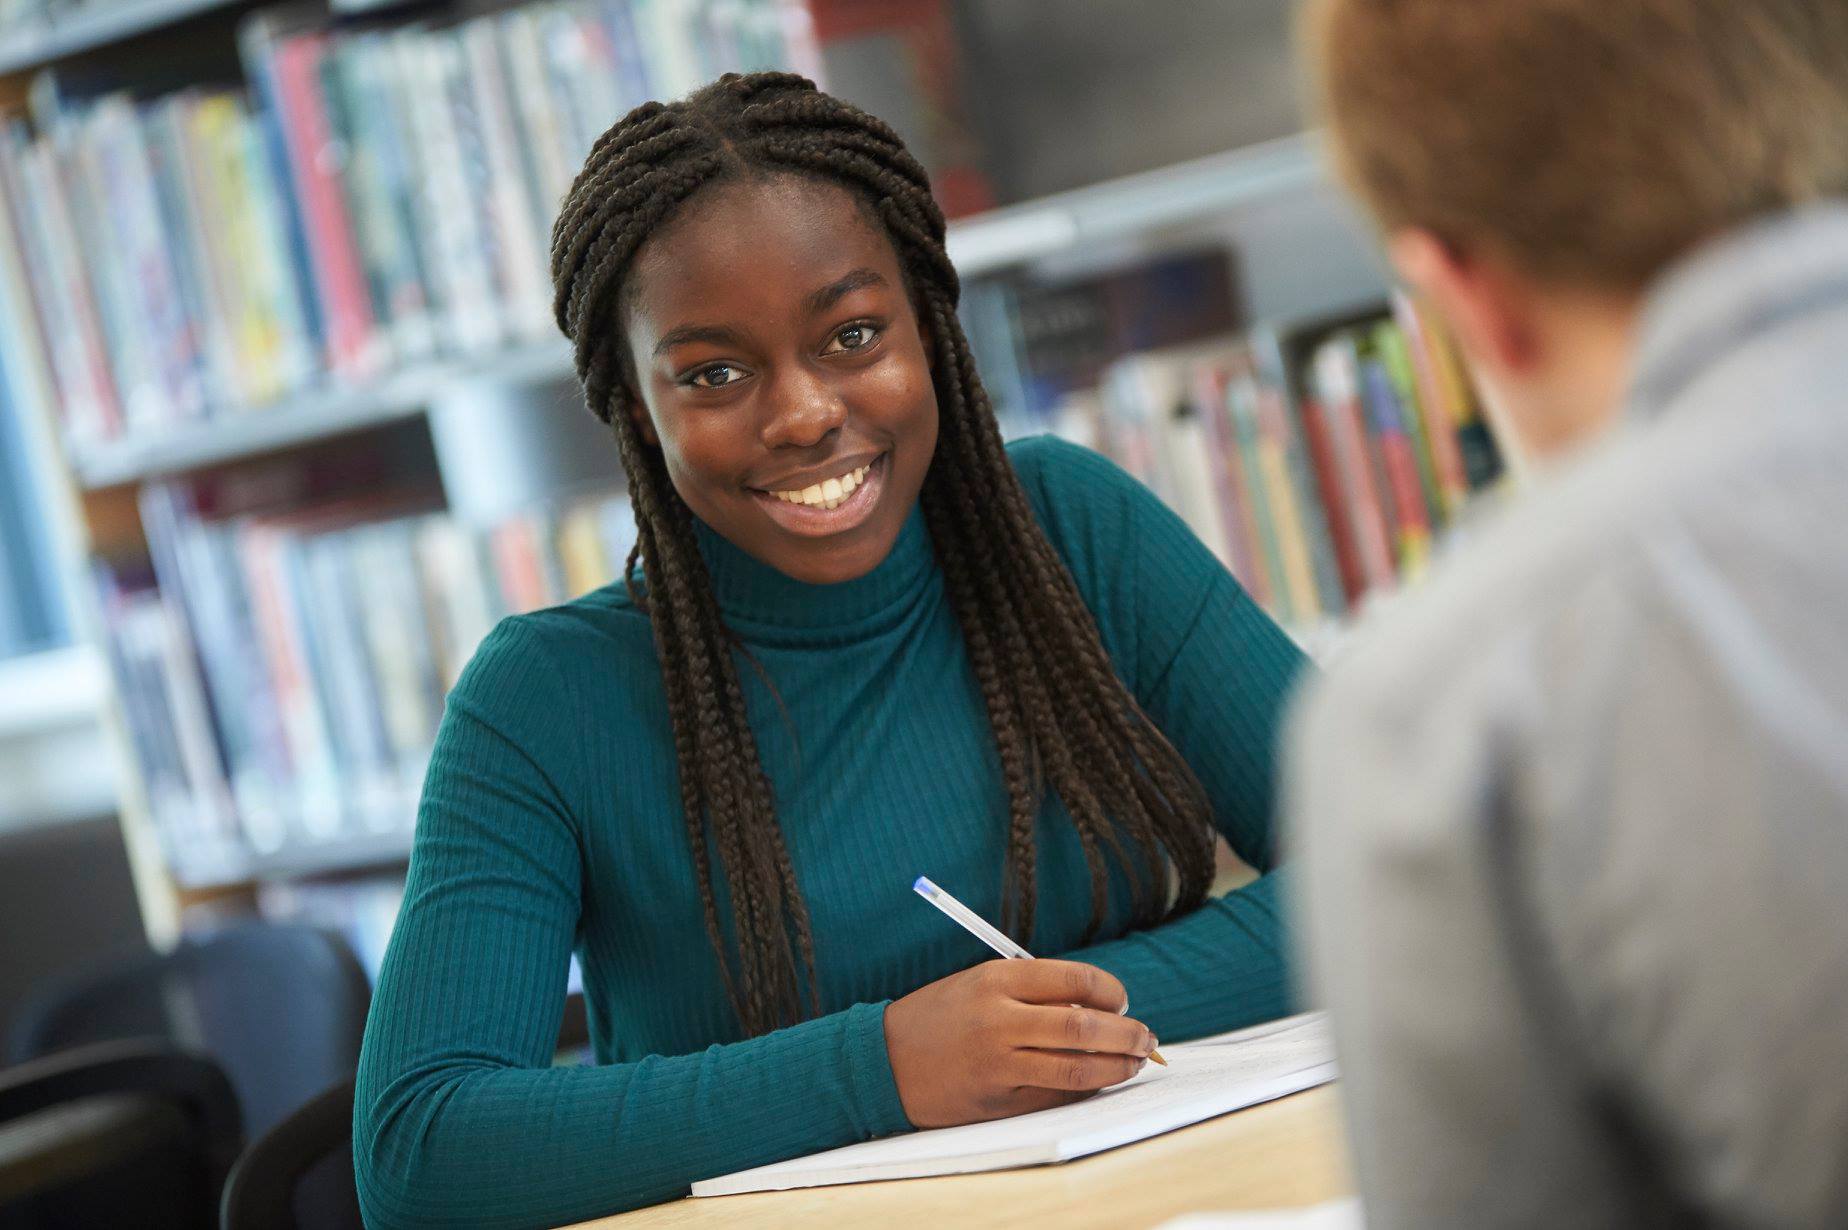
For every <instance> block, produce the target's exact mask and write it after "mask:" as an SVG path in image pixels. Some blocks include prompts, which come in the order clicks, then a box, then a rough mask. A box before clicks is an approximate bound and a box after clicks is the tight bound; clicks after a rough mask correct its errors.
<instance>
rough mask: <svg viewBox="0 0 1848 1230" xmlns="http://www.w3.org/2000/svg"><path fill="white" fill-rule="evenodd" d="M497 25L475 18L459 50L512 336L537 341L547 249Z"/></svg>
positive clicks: (545, 308)
mask: <svg viewBox="0 0 1848 1230" xmlns="http://www.w3.org/2000/svg"><path fill="white" fill-rule="evenodd" d="M497 30H498V25H497V23H495V22H494V21H492V20H491V19H477V20H475V21H471V22H469V23H467V24H466V25H464V26H463V27H462V29H461V51H462V55H463V57H464V64H465V66H466V74H465V81H464V84H465V87H466V88H467V89H468V90H469V92H470V94H469V96H470V98H471V99H472V102H473V110H474V114H475V117H476V121H477V127H478V129H479V131H480V137H481V158H482V162H483V166H484V170H485V174H486V178H487V190H488V194H487V197H486V198H485V199H486V201H487V204H488V207H489V215H490V225H491V226H492V227H493V228H494V231H495V234H496V236H497V238H496V243H495V247H496V250H497V251H498V252H499V254H500V258H501V259H500V269H499V272H500V278H499V281H500V285H501V287H502V290H503V293H504V295H505V297H506V303H507V308H506V310H507V315H508V318H509V323H510V325H511V326H512V328H513V330H514V331H515V332H516V333H519V334H522V335H525V336H529V337H538V336H544V335H545V334H547V333H549V332H551V330H552V329H554V328H555V327H556V326H555V325H554V323H553V321H552V294H551V287H550V284H549V279H548V278H547V276H546V252H547V245H546V243H545V241H544V240H543V239H541V237H540V232H539V222H538V220H537V218H536V217H535V216H534V215H535V207H534V204H533V198H532V195H531V187H530V185H529V184H528V182H527V176H526V168H525V165H524V163H523V161H522V158H521V155H520V146H521V143H522V142H521V138H520V134H519V131H518V129H517V127H516V126H515V121H514V116H513V106H512V103H511V101H510V99H509V95H508V87H507V81H506V77H505V74H504V73H503V72H502V69H501V53H500V43H499V39H498V37H497Z"/></svg>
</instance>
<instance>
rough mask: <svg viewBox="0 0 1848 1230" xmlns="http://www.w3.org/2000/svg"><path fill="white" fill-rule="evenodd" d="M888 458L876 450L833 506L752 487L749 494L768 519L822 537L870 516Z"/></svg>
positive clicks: (808, 535) (882, 484) (793, 530)
mask: <svg viewBox="0 0 1848 1230" xmlns="http://www.w3.org/2000/svg"><path fill="white" fill-rule="evenodd" d="M890 458H891V454H890V453H881V454H879V456H878V457H877V458H875V459H874V461H873V463H872V465H870V466H869V467H867V471H866V477H865V478H864V479H862V480H861V482H860V485H859V486H857V487H855V488H854V489H853V492H852V494H850V495H848V496H847V497H846V498H845V499H843V500H841V501H840V502H839V503H838V504H836V505H835V506H834V507H833V508H827V507H824V506H822V505H820V504H805V503H792V502H790V501H788V500H780V499H778V498H777V497H776V496H774V495H771V494H770V493H769V492H767V491H756V490H753V491H752V492H751V495H752V496H753V497H754V498H755V499H756V500H757V503H758V505H759V506H760V507H762V508H763V510H764V512H765V513H766V514H768V515H769V517H770V519H771V520H773V521H775V522H776V523H777V524H778V525H780V526H782V527H783V528H784V529H786V530H788V531H789V532H790V533H792V534H800V535H802V536H803V537H804V538H825V537H827V536H829V535H831V534H841V533H845V532H846V531H848V530H851V529H853V528H854V527H855V526H857V525H859V524H860V523H861V522H863V521H865V520H866V519H867V518H868V517H870V516H872V514H873V509H874V508H875V507H877V506H878V504H879V497H880V496H881V495H883V494H884V493H885V480H886V470H887V469H888V465H887V463H888V461H889V459H890Z"/></svg>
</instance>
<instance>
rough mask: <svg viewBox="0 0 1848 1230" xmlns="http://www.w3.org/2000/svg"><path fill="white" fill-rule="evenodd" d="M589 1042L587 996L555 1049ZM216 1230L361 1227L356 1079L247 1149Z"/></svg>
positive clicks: (573, 1006) (569, 1009)
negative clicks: (355, 1129)
mask: <svg viewBox="0 0 1848 1230" xmlns="http://www.w3.org/2000/svg"><path fill="white" fill-rule="evenodd" d="M589 1040H590V1034H589V1030H588V1028H587V1026H586V1024H585V1009H584V995H583V993H582V992H577V991H574V992H572V993H571V994H570V995H568V996H566V997H565V1007H564V1012H563V1013H562V1014H561V1019H560V1021H559V1026H558V1042H557V1044H556V1051H557V1053H558V1054H560V1055H566V1054H570V1053H574V1052H577V1051H579V1050H581V1049H583V1047H585V1046H586V1045H587V1044H588V1043H589ZM220 1226H221V1230H361V1222H360V1220H359V1194H358V1191H357V1189H356V1187H355V1185H354V1180H353V1080H352V1078H351V1077H349V1078H347V1079H346V1080H343V1081H341V1082H339V1083H338V1084H336V1085H334V1086H333V1087H332V1088H330V1089H328V1090H327V1091H326V1092H324V1093H322V1094H321V1095H320V1096H319V1097H316V1098H314V1099H312V1100H311V1101H309V1102H308V1104H307V1105H305V1106H303V1107H302V1108H301V1109H300V1110H298V1111H296V1112H295V1114H293V1115H291V1116H290V1117H289V1118H288V1119H286V1120H285V1121H283V1122H282V1123H279V1124H277V1125H276V1126H275V1127H274V1128H272V1129H270V1131H269V1132H268V1133H267V1134H265V1135H264V1136H263V1138H262V1139H260V1140H258V1141H257V1142H256V1143H255V1144H253V1145H251V1146H250V1148H249V1149H247V1150H245V1152H244V1156H243V1157H241V1158H239V1159H238V1161H237V1165H236V1166H235V1167H234V1168H233V1169H232V1171H231V1177H230V1179H228V1180H227V1181H226V1183H225V1197H224V1204H223V1206H222V1210H221V1216H220Z"/></svg>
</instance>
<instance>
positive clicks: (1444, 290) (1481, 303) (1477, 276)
mask: <svg viewBox="0 0 1848 1230" xmlns="http://www.w3.org/2000/svg"><path fill="white" fill-rule="evenodd" d="M1386 252H1387V255H1388V257H1389V258H1390V259H1391V260H1392V264H1393V268H1395V269H1396V270H1398V273H1399V276H1400V277H1401V278H1403V279H1404V280H1405V282H1406V284H1407V285H1408V286H1410V287H1411V288H1412V289H1413V290H1415V291H1417V292H1418V293H1419V294H1420V295H1422V296H1423V297H1424V298H1425V299H1426V300H1427V301H1428V302H1429V303H1430V304H1431V306H1432V307H1434V308H1436V309H1437V311H1438V313H1439V314H1440V315H1442V316H1443V318H1444V319H1445V320H1446V321H1447V322H1449V324H1450V328H1451V331H1452V332H1453V333H1454V334H1455V335H1456V340H1457V345H1458V346H1460V347H1461V348H1462V350H1463V353H1464V354H1465V355H1466V356H1467V357H1468V358H1469V360H1470V361H1471V362H1472V363H1473V364H1475V365H1476V366H1477V367H1478V368H1480V369H1482V370H1485V371H1486V372H1488V373H1491V374H1492V375H1494V376H1504V375H1505V376H1511V377H1515V378H1519V377H1523V376H1527V375H1529V374H1531V373H1532V372H1533V371H1534V369H1535V368H1536V367H1538V366H1539V365H1540V363H1541V361H1542V359H1543V357H1544V355H1543V347H1542V345H1541V337H1542V332H1541V321H1540V317H1539V312H1538V305H1537V304H1536V302H1535V295H1534V293H1533V287H1532V286H1531V285H1530V284H1529V283H1528V281H1527V280H1526V279H1524V278H1522V277H1521V276H1520V275H1519V274H1517V273H1515V272H1514V271H1513V270H1512V269H1511V268H1510V267H1508V266H1507V265H1506V264H1504V263H1503V262H1500V261H1497V260H1495V259H1493V258H1492V257H1489V256H1487V255H1485V254H1483V253H1479V252H1471V251H1466V250H1464V249H1462V248H1459V247H1457V246H1455V245H1453V244H1450V243H1447V242H1445V241H1444V240H1443V239H1440V238H1439V237H1438V236H1436V235H1434V234H1432V233H1431V232H1430V231H1427V230H1421V229H1418V228H1407V229H1405V230H1401V231H1397V232H1395V233H1394V234H1393V235H1392V236H1391V237H1390V238H1389V239H1388V240H1387V244H1386Z"/></svg>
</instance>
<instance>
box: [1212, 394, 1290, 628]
mask: <svg viewBox="0 0 1848 1230" xmlns="http://www.w3.org/2000/svg"><path fill="white" fill-rule="evenodd" d="M1257 403H1258V389H1257V381H1256V380H1255V379H1254V378H1253V376H1252V374H1251V372H1250V371H1249V370H1241V371H1237V372H1234V373H1233V377H1232V381H1231V383H1230V384H1229V385H1228V386H1227V389H1226V405H1227V407H1228V409H1229V411H1230V413H1231V417H1232V424H1233V430H1234V434H1235V436H1236V438H1237V440H1238V452H1239V460H1240V462H1241V463H1242V464H1243V465H1244V467H1245V471H1244V479H1245V491H1246V492H1247V493H1248V494H1249V495H1250V503H1251V511H1252V514H1253V521H1254V522H1255V524H1256V526H1257V531H1258V533H1257V537H1258V542H1259V546H1260V550H1261V553H1262V555H1263V557H1264V572H1265V575H1266V576H1268V577H1269V578H1270V581H1271V584H1270V596H1271V611H1272V613H1273V614H1274V615H1275V616H1276V617H1277V619H1279V620H1280V621H1282V622H1284V623H1292V622H1295V621H1296V619H1297V611H1296V607H1295V603H1294V602H1293V601H1292V597H1291V588H1292V587H1291V583H1290V577H1289V573H1288V571H1287V570H1286V568H1285V566H1284V560H1283V544H1282V541H1281V539H1280V537H1279V527H1278V525H1277V522H1276V516H1275V511H1274V509H1275V504H1274V503H1273V500H1272V495H1271V492H1270V491H1269V490H1268V484H1267V480H1266V476H1265V472H1264V460H1263V457H1262V452H1261V450H1262V447H1263V445H1262V442H1261V440H1260V438H1259V428H1258V404H1257Z"/></svg>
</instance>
